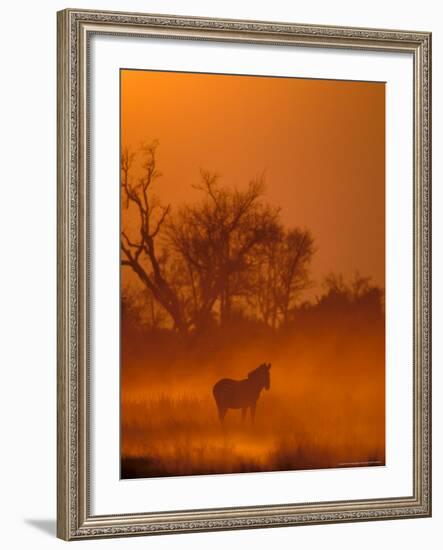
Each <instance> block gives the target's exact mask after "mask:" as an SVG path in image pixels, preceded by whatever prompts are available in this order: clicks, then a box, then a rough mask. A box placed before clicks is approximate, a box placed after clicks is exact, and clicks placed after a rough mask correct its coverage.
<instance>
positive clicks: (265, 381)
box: [248, 363, 271, 390]
mask: <svg viewBox="0 0 443 550" xmlns="http://www.w3.org/2000/svg"><path fill="white" fill-rule="evenodd" d="M270 369H271V363H262V364H261V365H260V366H258V367H257V368H256V369H254V370H253V371H251V372H250V373H249V374H248V378H249V379H250V380H251V379H253V380H254V381H256V382H257V383H258V384H259V385H260V386H261V387H262V388H265V390H269V388H270V387H271V377H270V374H269V371H270Z"/></svg>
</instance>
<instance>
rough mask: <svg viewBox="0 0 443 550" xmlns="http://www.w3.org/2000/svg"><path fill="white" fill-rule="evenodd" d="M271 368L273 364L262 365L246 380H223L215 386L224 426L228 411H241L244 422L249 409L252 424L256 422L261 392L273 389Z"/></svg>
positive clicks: (213, 391) (216, 401)
mask: <svg viewBox="0 0 443 550" xmlns="http://www.w3.org/2000/svg"><path fill="white" fill-rule="evenodd" d="M270 368H271V363H262V364H261V365H260V366H259V367H257V368H256V369H255V370H253V371H251V372H250V373H248V377H247V378H245V379H244V380H232V379H231V378H222V379H221V380H219V381H218V382H217V383H216V384H215V385H214V387H213V389H212V393H213V395H214V399H215V403H216V404H217V410H218V417H219V419H220V422H221V423H222V424H223V420H224V418H225V415H226V412H227V410H228V409H241V410H242V419H243V420H244V419H245V418H246V413H247V410H248V408H249V410H250V413H251V422H254V418H255V409H256V407H257V401H258V398H259V397H260V392H261V391H262V389H263V388H264V389H266V390H269V388H270V387H271V379H270V376H269V370H270Z"/></svg>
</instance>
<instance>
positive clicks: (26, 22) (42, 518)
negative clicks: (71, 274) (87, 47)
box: [0, 0, 443, 550]
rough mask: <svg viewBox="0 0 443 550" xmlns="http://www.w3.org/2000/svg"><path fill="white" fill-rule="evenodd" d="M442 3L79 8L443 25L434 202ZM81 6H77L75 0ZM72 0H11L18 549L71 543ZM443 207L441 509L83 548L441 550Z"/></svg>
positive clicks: (7, 326)
mask: <svg viewBox="0 0 443 550" xmlns="http://www.w3.org/2000/svg"><path fill="white" fill-rule="evenodd" d="M439 4H440V3H439V2H436V1H431V0H422V1H421V2H420V3H418V2H417V1H415V2H412V1H410V0H403V1H402V2H386V1H382V0H372V2H371V3H366V2H365V3H364V4H363V3H361V2H355V1H352V0H349V1H348V0H333V1H327V0H326V1H320V0H311V1H310V2H297V3H296V2H284V1H283V0H281V1H280V0H274V1H273V2H257V1H253V0H248V1H243V2H238V1H231V0H224V1H223V2H221V1H216V2H212V3H208V2H204V1H198V0H187V1H186V2H180V1H179V0H175V1H174V0H164V1H160V0H158V1H154V0H145V1H136V0H129V1H126V2H122V1H120V2H118V1H115V0H104V1H95V2H92V1H89V0H82V1H81V2H79V4H78V5H77V6H76V7H82V8H96V9H114V10H126V11H141V12H154V13H155V12H160V13H161V12H163V13H178V14H189V15H207V16H213V17H232V18H246V19H247V18H250V19H262V20H277V21H278V20H280V21H297V22H301V23H323V24H333V25H334V24H335V25H353V26H369V27H371V26H373V27H385V28H400V29H414V30H429V31H433V32H434V37H433V40H434V42H433V45H434V53H433V54H434V67H433V68H434V79H433V82H434V130H433V134H434V135H433V139H434V151H436V152H437V153H436V154H435V159H434V196H433V199H434V205H435V207H437V206H438V205H441V204H442V202H443V201H442V199H443V196H442V189H441V186H440V185H439V182H440V181H441V178H442V170H443V164H442V159H441V155H439V154H438V152H439V151H440V150H441V148H442V146H443V139H442V130H443V126H442V116H441V115H442V104H441V101H440V99H439V98H441V97H442V95H443V65H442V63H441V58H442V54H443V36H442V32H441V27H442V25H441V23H442V18H441V16H440V14H439ZM74 5H75V4H74ZM64 7H66V4H65V3H64V2H60V1H55V0H54V1H47V2H45V3H44V4H42V2H29V1H28V2H21V3H20V4H18V3H17V4H15V5H14V4H13V3H12V2H11V3H8V4H5V5H3V8H2V16H3V25H2V33H1V37H0V40H1V46H2V47H1V51H2V86H1V88H0V94H1V101H0V121H1V126H0V127H1V130H2V131H1V151H2V153H3V155H2V158H3V161H2V187H1V191H2V195H1V198H2V202H1V204H2V210H1V215H0V235H1V236H2V260H3V261H2V265H3V269H2V271H1V274H0V279H1V287H0V288H1V299H0V318H1V321H0V322H1V335H2V339H1V341H2V367H3V368H2V378H1V389H2V392H1V399H0V407H1V411H0V412H1V419H2V431H1V443H2V453H1V455H0V461H1V469H0V475H1V485H0V494H1V504H0V507H1V517H2V526H3V528H4V531H3V533H2V539H3V541H5V539H7V543H5V544H4V547H6V548H11V549H13V548H19V547H20V548H22V547H25V548H26V545H28V547H30V546H31V545H32V547H33V548H35V549H37V548H45V549H47V548H54V547H61V546H62V544H63V542H61V541H59V540H57V539H55V538H54V530H55V369H56V367H55V328H56V316H55V282H56V264H55V261H56V258H55V239H56V233H55V227H56V223H55V145H56V137H55V136H56V130H55V105H56V84H55V78H56V75H55V55H56V50H55V12H56V10H58V9H62V8H64ZM442 219H443V216H441V215H440V216H438V215H436V216H435V217H434V259H433V265H434V274H433V280H434V334H435V336H436V338H435V342H434V394H435V396H434V465H435V466H434V517H433V518H432V519H420V520H406V521H387V522H378V523H362V524H349V525H329V526H316V527H299V528H284V529H266V530H259V531H243V532H226V533H208V534H196V535H175V536H166V537H160V538H155V539H152V538H151V539H146V538H136V539H125V540H102V541H88V542H84V543H81V544H82V545H83V546H89V545H91V547H92V545H97V547H100V548H107V547H114V548H115V547H118V546H120V547H123V545H124V547H125V548H135V547H139V548H141V547H142V546H143V547H146V546H148V547H154V545H155V548H164V549H173V548H193V549H199V548H201V549H203V548H207V547H208V546H210V547H212V548H214V550H215V549H217V548H224V547H226V546H234V547H241V546H242V545H249V544H251V545H252V544H254V545H260V546H262V547H266V546H268V545H272V546H274V547H275V548H279V547H287V546H295V545H297V547H300V548H303V547H307V546H309V547H311V548H318V547H321V546H323V545H327V546H328V548H331V549H335V548H341V549H343V548H345V549H347V548H349V549H350V548H355V547H358V548H360V549H362V550H363V549H366V548H368V549H369V548H371V549H372V548H374V547H380V548H388V547H389V544H391V543H393V544H396V545H397V546H401V547H402V548H404V549H409V548H415V547H417V546H418V545H421V546H423V547H424V548H435V547H436V546H437V542H436V541H437V537H440V538H441V537H442V534H443V527H442V525H443V503H442V496H443V490H442V471H441V467H440V465H441V464H442V463H443V460H442V458H443V446H442V437H443V429H442V420H441V419H442V418H443V405H442V402H443V399H442V395H441V391H442V390H441V388H442V379H443V376H442V372H441V364H442V360H443V347H442V340H443V339H442V338H441V337H439V333H440V331H441V330H442V327H443V324H442V323H443V318H442V313H441V310H443V307H442V306H443V302H442V299H443V296H442V294H443V292H442V291H443V285H439V282H440V281H441V280H442V279H443V272H442V269H443V263H442V260H443V258H442V253H443V246H442V245H443V243H442V236H443V221H442Z"/></svg>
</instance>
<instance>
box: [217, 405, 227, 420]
mask: <svg viewBox="0 0 443 550" xmlns="http://www.w3.org/2000/svg"><path fill="white" fill-rule="evenodd" d="M226 410H227V409H225V408H223V407H218V418H219V420H220V422H221V423H222V424H223V421H224V419H225V416H226Z"/></svg>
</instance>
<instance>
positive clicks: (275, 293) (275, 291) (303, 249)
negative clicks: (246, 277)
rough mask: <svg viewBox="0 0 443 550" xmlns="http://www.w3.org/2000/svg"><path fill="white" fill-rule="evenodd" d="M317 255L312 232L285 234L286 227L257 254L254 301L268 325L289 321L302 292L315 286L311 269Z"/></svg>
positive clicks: (253, 291)
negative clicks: (311, 276)
mask: <svg viewBox="0 0 443 550" xmlns="http://www.w3.org/2000/svg"><path fill="white" fill-rule="evenodd" d="M313 254H314V241H313V239H312V236H311V234H310V233H309V231H307V230H301V229H292V230H290V231H285V230H284V228H283V227H280V230H279V232H278V233H276V235H275V238H274V239H272V240H270V241H269V242H267V243H265V244H264V245H263V246H261V247H260V248H259V250H258V251H257V255H256V269H255V279H254V281H255V282H254V285H253V287H252V295H251V297H250V302H251V303H252V304H254V305H255V307H256V309H257V310H258V313H259V315H260V317H261V319H262V320H263V321H264V322H265V323H266V324H267V325H269V326H271V327H273V328H276V327H277V326H278V325H279V324H282V323H286V322H287V321H288V317H289V314H290V312H291V310H292V309H293V308H294V306H295V305H296V302H297V300H298V299H299V298H300V295H301V293H302V292H303V291H304V290H306V289H307V288H308V287H309V286H310V284H311V281H310V279H309V271H308V269H309V264H310V262H311V259H312V256H313Z"/></svg>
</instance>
